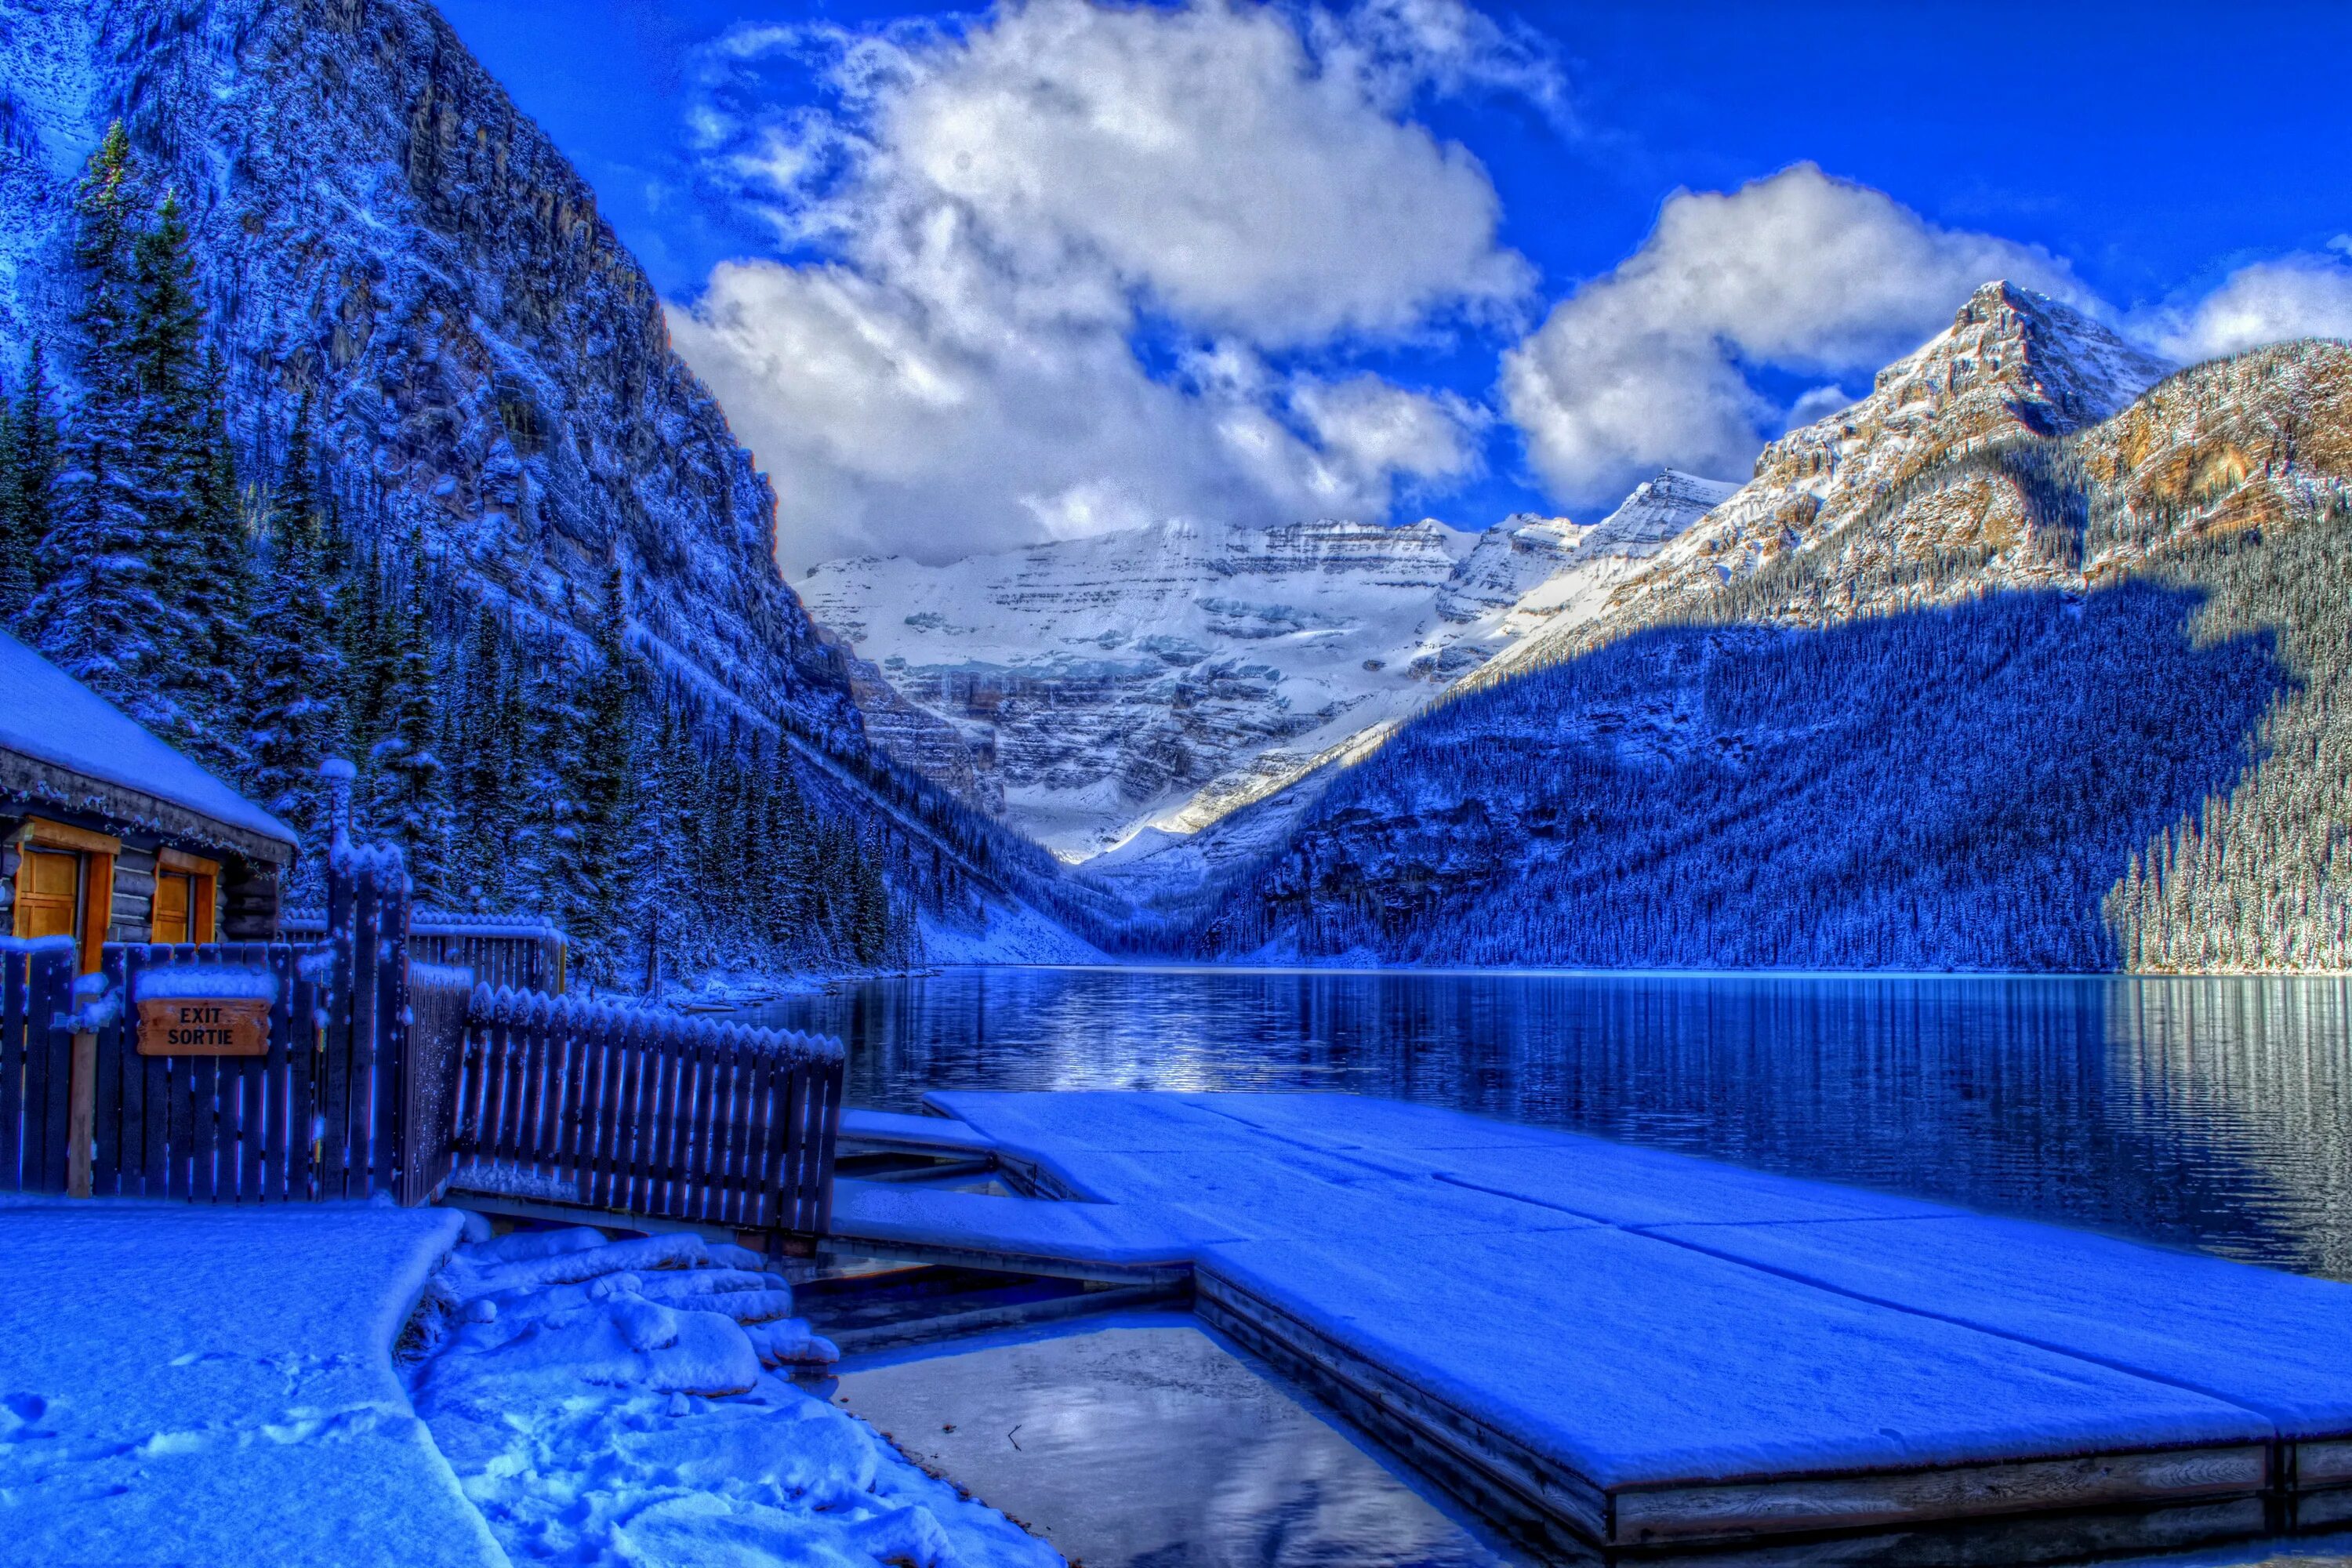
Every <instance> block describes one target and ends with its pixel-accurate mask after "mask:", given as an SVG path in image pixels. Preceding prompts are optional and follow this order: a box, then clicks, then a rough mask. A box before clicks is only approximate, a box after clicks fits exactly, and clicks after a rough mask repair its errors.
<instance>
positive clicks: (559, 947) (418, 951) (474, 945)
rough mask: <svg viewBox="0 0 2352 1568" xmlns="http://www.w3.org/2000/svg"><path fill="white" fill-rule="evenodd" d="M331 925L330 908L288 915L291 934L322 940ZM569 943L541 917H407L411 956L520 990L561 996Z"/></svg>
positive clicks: (435, 913) (433, 913) (424, 913)
mask: <svg viewBox="0 0 2352 1568" xmlns="http://www.w3.org/2000/svg"><path fill="white" fill-rule="evenodd" d="M327 926H328V916H327V913H326V912H325V911H324V910H304V911H301V912H299V913H294V914H289V915H288V916H287V917H286V920H285V931H286V933H287V934H288V935H289V936H292V937H298V938H301V937H307V938H310V939H311V940H313V941H319V942H323V941H325V940H326V935H327ZM567 948H568V944H567V942H565V939H564V935H563V933H562V931H558V930H556V929H555V928H554V927H553V926H551V925H548V924H546V923H545V922H543V921H527V920H515V919H509V918H508V917H505V916H500V915H467V914H454V913H451V912H450V911H448V910H415V911H414V912H413V913H412V914H411V916H410V918H409V922H408V953H409V956H410V957H411V958H414V959H418V960H421V961H423V962H424V963H446V964H449V965H452V966H453V967H457V968H464V969H470V970H472V971H473V972H474V979H475V980H476V981H477V982H478V983H479V984H485V985H506V986H511V987H513V988H514V989H515V990H517V991H547V992H552V993H553V994H556V995H558V996H561V995H562V994H563V992H564V985H565V968H566V964H567V957H566V953H567Z"/></svg>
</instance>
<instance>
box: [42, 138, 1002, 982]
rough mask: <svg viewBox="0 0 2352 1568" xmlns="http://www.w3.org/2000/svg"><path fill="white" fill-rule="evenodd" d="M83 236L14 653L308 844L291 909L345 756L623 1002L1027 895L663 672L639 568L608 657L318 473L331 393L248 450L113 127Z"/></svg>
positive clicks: (932, 824)
mask: <svg viewBox="0 0 2352 1568" xmlns="http://www.w3.org/2000/svg"><path fill="white" fill-rule="evenodd" d="M75 217H76V225H75V245H74V254H73V261H74V266H75V268H76V271H77V274H78V277H77V279H76V282H77V285H78V289H77V293H78V300H79V305H78V308H77V309H76V310H75V311H74V313H73V315H72V318H71V321H70V324H69V331H66V332H65V333H63V334H62V335H61V337H60V338H59V340H58V341H55V342H37V343H36V344H35V345H34V347H33V348H32V351H31V353H30V354H29V356H28V357H27V359H26V362H25V363H23V364H21V365H20V366H17V367H15V374H13V375H12V376H11V377H10V378H9V382H10V384H8V385H6V386H5V389H0V403H5V416H0V625H5V626H7V627H8V628H9V629H10V630H11V631H12V632H14V633H15V634H16V636H18V637H21V638H23V639H24V640H25V641H26V642H28V643H31V644H32V645H34V646H35V647H38V648H40V649H41V650H42V651H43V652H44V653H45V654H46V655H47V657H49V658H51V659H53V660H54V661H56V662H57V663H58V665H60V666H61V667H62V668H65V669H67V670H68V672H70V673H71V674H73V675H74V676H76V677H77V678H79V679H81V680H83V681H84V682H86V683H88V684H89V686H91V687H92V688H93V689H96V690H98V691H99V692H100V694H101V695H103V696H105V697H107V698H108V699H110V700H112V701H113V702H115V703H116V704H117V705H118V706H120V707H121V708H122V709H123V710H126V711H127V712H129V713H130V714H131V716H132V717H134V718H136V719H138V720H139V721H142V723H144V724H146V725H147V726H149V727H150V728H151V729H152V730H154V731H156V732H157V733H158V734H160V735H162V736H163V737H164V738H165V739H167V740H169V741H171V742H173V744H175V745H177V746H179V747H180V748H181V749H183V750H184V751H185V752H189V753H190V754H192V755H194V756H195V757H196V758H198V759H199V760H200V761H202V762H204V763H205V764H206V765H207V766H209V767H210V768H212V769H213V770H214V771H215V772H216V773H219V774H221V775H222V776H223V777H225V778H227V779H229V780H231V781H232V782H234V783H236V784H238V785H239V786H240V787H241V788H243V789H244V791H245V792H246V793H247V795H249V796H251V797H252V798H253V799H255V800H256V801H257V802H260V803H262V804H263V805H266V806H267V807H268V809H270V810H271V811H273V812H274V813H276V814H278V816H280V817H281V818H282V819H283V820H285V821H286V822H287V823H289V825H290V826H294V827H295V828H297V829H298V830H299V832H300V833H301V834H302V836H303V839H304V848H305V853H304V855H303V857H302V859H301V861H300V863H299V867H298V869H297V872H296V874H295V881H294V886H293V888H292V889H291V890H290V895H289V900H290V901H291V902H293V903H295V904H297V905H299V904H302V903H305V902H315V901H316V900H318V898H319V896H320V884H319V876H320V871H319V867H320V857H319V855H318V853H317V851H318V850H319V848H320V845H321V843H322V842H323V836H324V835H325V834H326V833H327V832H328V831H329V824H328V821H327V816H328V807H329V802H328V800H327V799H326V796H325V786H324V785H323V784H321V782H320V777H319V768H320V763H321V761H322V760H323V759H325V758H328V757H331V756H343V757H347V758H349V759H350V760H351V761H352V763H354V764H355V765H356V767H357V770H358V778H357V781H356V784H355V785H354V787H353V792H352V793H353V800H352V810H353V818H354V822H353V826H354V830H355V832H357V833H358V834H360V835H361V836H362V837H373V838H375V839H378V840H387V841H390V842H393V843H395V844H397V845H399V846H400V847H401V848H402V849H403V851H404V853H405V855H406V858H407V863H408V866H409V868H410V872H411V876H412V878H413V879H414V881H415V885H416V889H417V897H418V900H419V901H420V903H421V904H423V905H426V906H438V907H443V908H447V909H451V910H463V911H472V912H489V913H499V914H508V915H528V916H536V917H541V918H545V919H548V920H551V921H553V922H555V923H556V924H558V925H559V926H560V927H562V929H563V930H564V931H566V932H567V933H568V934H569V936H570V938H571V942H572V953H573V963H574V964H575V966H576V968H577V970H578V972H580V973H584V974H585V975H586V976H587V977H588V978H590V979H591V980H592V981H595V982H599V983H603V984H618V985H623V986H635V985H637V984H643V983H644V982H645V980H646V978H647V976H648V975H649V974H650V973H653V972H654V971H655V970H656V969H663V970H667V972H668V973H673V974H676V973H694V972H700V971H709V970H724V969H740V970H751V971H763V972H773V971H778V970H786V969H803V968H820V969H823V968H866V969H871V968H878V967H903V966H905V965H906V964H908V963H911V962H914V961H915V960H916V959H917V958H918V957H919V934H918V926H917V915H918V911H919V910H924V909H929V910H950V911H953V910H959V909H960V908H964V907H966V906H968V905H969V904H970V902H971V894H972V892H973V890H974V882H973V879H974V878H975V877H977V878H978V879H979V885H980V886H994V885H997V884H1001V882H1002V881H1003V879H1006V878H1017V877H1021V876H1024V875H1030V874H1033V872H1034V868H1032V867H1031V866H1030V864H1029V861H1030V860H1031V859H1033V858H1034V859H1042V852H1036V853H1035V854H1034V855H1033V854H1031V853H1030V852H1029V851H1028V850H1027V847H1026V846H1024V845H1021V844H1020V843H1019V842H1018V841H1016V840H1013V839H1012V838H1011V836H1009V835H1007V834H1005V833H1003V830H1001V829H997V828H995V827H994V826H993V825H992V824H989V823H986V822H984V821H982V820H981V819H977V818H975V817H973V816H971V814H969V813H965V812H962V811H961V809H960V808H958V807H956V806H954V805H951V804H950V803H949V802H948V801H947V800H946V798H945V797H944V796H943V795H941V794H940V792H939V791H937V790H936V789H933V788H931V787H930V786H929V785H928V784H923V783H921V782H920V781H918V780H915V779H913V778H912V777H911V776H909V775H907V774H905V773H900V772H898V771H897V770H893V769H891V768H889V767H887V764H885V763H881V762H880V760H879V759H877V758H875V757H872V756H871V755H850V756H843V755H837V754H825V753H823V752H818V751H817V750H816V749H815V748H814V747H813V746H812V745H811V744H810V743H809V742H807V741H806V740H805V739H804V738H799V737H795V736H793V735H792V734H791V733H789V732H788V731H786V730H785V729H784V728H783V727H782V725H781V724H779V723H776V722H772V721H762V720H761V718H760V717H759V716H757V715H747V714H745V713H743V712H742V711H740V710H739V709H736V708H732V707H722V706H720V705H719V704H718V703H716V702H714V701H712V700H709V699H708V698H707V697H705V696H704V695H703V694H702V693H700V692H699V691H698V690H697V689H695V688H693V687H692V686H690V685H688V684H686V683H685V682H684V681H682V680H681V679H679V678H677V677H676V676H674V675H671V674H667V673H665V672H664V671H662V670H661V669H660V668H657V667H656V665H655V664H654V663H653V662H652V661H650V660H649V659H647V658H645V657H643V656H642V654H641V651H640V650H639V649H638V648H637V647H635V646H634V645H633V643H632V640H631V637H630V636H629V622H630V615H629V611H630V605H629V603H628V595H629V586H628V584H627V582H626V580H625V576H624V574H623V573H622V572H621V570H620V569H619V568H618V567H617V566H614V568H612V569H611V570H610V571H609V572H608V573H607V574H606V578H605V582H604V593H603V595H602V602H601V603H599V604H594V605H585V606H582V607H581V608H582V609H583V615H582V616H580V619H581V620H582V621H583V622H585V623H586V624H587V625H588V626H590V627H591V628H592V632H591V635H590V636H588V637H585V638H583V637H580V636H579V635H577V633H576V632H575V631H574V630H573V629H572V627H569V626H553V625H550V624H546V623H544V622H543V621H541V622H534V621H532V620H530V619H529V618H527V617H525V616H521V615H520V614H517V613H515V612H514V611H512V610H511V609H510V608H509V607H507V606H505V605H501V604H500V603H499V602H498V601H497V600H496V599H495V597H494V596H493V595H488V594H486V593H484V592H482V591H480V590H479V589H478V587H475V586H472V585H470V584H467V583H465V582H463V581H461V580H459V578H458V577H457V574H455V573H453V572H449V571H447V570H446V569H445V568H444V566H443V564H442V563H440V562H439V561H437V560H436V557H435V555H434V553H433V552H432V550H431V548H430V542H428V541H427V540H426V539H425V537H424V536H423V535H422V534H421V533H420V532H418V531H414V530H410V531H405V532H402V531H398V530H397V528H396V527H395V526H394V525H392V524H390V523H388V522H387V521H385V518H384V514H383V509H382V508H381V507H380V506H378V505H376V504H374V503H373V500H371V497H370V492H369V489H368V487H367V485H366V483H365V480H364V476H353V475H350V474H347V473H344V472H341V471H340V470H339V469H338V468H337V467H336V466H335V465H334V464H333V463H331V462H330V461H327V460H325V459H324V458H322V455H321V453H320V450H319V449H318V447H317V446H316V444H314V442H313V439H312V434H311V430H312V409H311V405H310V398H309V396H308V395H306V394H302V393H299V392H293V391H289V396H288V398H287V400H286V406H285V407H283V408H282V409H276V410H264V411H261V412H260V416H259V418H258V419H257V420H253V421H248V422H246V423H245V424H243V425H240V426H239V431H240V434H242V435H243V437H244V438H242V439H240V438H238V437H237V436H233V434H232V420H231V418H230V410H229V409H227V408H226V407H225V406H224V396H223V385H224V380H225V377H224V374H223V369H222V365H221V362H220V359H219V357H218V355H217V353H215V351H214V350H213V349H211V348H210V347H208V338H209V337H210V336H211V333H210V331H209V323H208V321H207V319H206V313H205V309H204V307H203V305H202V303H201V301H200V299H199V293H198V289H197V278H198V268H197V260H198V258H196V257H195V256H194V254H193V253H192V249H191V241H190V237H189V231H188V227H187V226H186V224H185V223H184V220H183V217H182V214H181V210H180V207H179V204H178V203H177V202H176V201H175V200H174V198H173V195H171V193H170V192H168V191H163V190H157V189H155V188H154V187H153V183H152V181H151V180H150V179H149V178H147V177H146V176H145V175H144V174H143V173H142V169H141V168H140V166H139V161H138V159H137V157H136V155H135V154H134V153H133V152H132V151H131V146H130V143H129V142H128V140H127V138H126V137H125V136H124V134H123V132H122V131H121V127H120V126H117V127H116V128H115V129H114V131H113V132H111V133H110V135H109V136H108V137H107V138H106V140H105V142H103V143H102V144H101V145H100V148H99V149H98V150H97V152H96V153H94V154H93V155H92V156H91V158H90V160H89V165H88V167H87V169H86V171H85V173H84V174H83V177H82V179H81V182H80V184H79V188H78V192H77V200H76V212H75ZM255 430H257V431H258V434H254V433H252V432H253V431H255Z"/></svg>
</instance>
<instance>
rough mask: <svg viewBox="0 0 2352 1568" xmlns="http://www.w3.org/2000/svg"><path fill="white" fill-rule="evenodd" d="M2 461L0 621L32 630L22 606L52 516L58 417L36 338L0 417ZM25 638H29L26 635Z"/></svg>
mask: <svg viewBox="0 0 2352 1568" xmlns="http://www.w3.org/2000/svg"><path fill="white" fill-rule="evenodd" d="M0 439H5V445H6V447H7V452H8V462H7V468H6V472H5V486H4V487H0V626H6V627H8V628H9V629H10V630H12V631H14V632H16V634H17V635H18V636H20V637H27V634H29V633H30V632H31V630H32V625H31V621H30V618H29V617H28V616H27V615H26V611H27V610H28V609H29V608H30V607H31V605H32V602H33V595H34V593H35V591H36V590H37V587H38V585H39V579H38V577H37V574H36V573H35V570H34V567H35V563H36V561H37V558H38V556H39V553H40V548H41V542H42V541H43V540H45V539H46V538H47V537H48V532H49V525H50V523H51V522H52V521H54V516H55V491H56V489H57V478H58V419H57V411H56V409H55V408H53V407H52V406H51V405H50V396H49V373H48V360H47V353H46V352H45V351H44V350H43V348H42V346H41V343H40V342H39V340H37V339H36V340H35V341H34V343H33V348H32V352H31V353H29V354H28V355H27V356H26V362H25V381H24V388H23V390H22V391H21V392H20V393H18V395H17V396H16V401H15V402H14V403H12V404H10V405H7V407H6V412H5V419H0ZM27 640H31V639H30V638H29V637H27Z"/></svg>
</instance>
